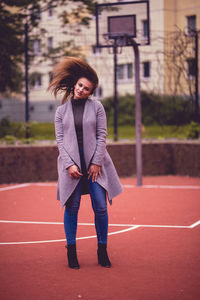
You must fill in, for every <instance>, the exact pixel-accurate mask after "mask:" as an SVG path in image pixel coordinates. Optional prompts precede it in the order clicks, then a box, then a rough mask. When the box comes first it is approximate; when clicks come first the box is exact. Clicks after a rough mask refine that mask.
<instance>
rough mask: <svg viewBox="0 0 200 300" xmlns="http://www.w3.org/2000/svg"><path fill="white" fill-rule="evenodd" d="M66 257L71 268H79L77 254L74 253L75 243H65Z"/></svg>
mask: <svg viewBox="0 0 200 300" xmlns="http://www.w3.org/2000/svg"><path fill="white" fill-rule="evenodd" d="M66 248H67V257H68V266H69V268H72V269H80V266H79V263H78V259H77V255H76V245H75V244H73V245H67V247H66Z"/></svg>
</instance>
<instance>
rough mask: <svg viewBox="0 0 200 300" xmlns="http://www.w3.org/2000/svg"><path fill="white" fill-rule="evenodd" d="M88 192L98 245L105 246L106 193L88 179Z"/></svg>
mask: <svg viewBox="0 0 200 300" xmlns="http://www.w3.org/2000/svg"><path fill="white" fill-rule="evenodd" d="M88 184H89V190H90V197H91V202H92V207H93V210H94V214H95V227H96V233H97V239H98V243H100V244H107V235H108V213H107V202H106V191H105V190H104V188H103V187H102V186H100V185H99V184H98V183H97V182H92V180H91V179H89V182H88Z"/></svg>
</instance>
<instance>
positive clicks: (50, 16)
mask: <svg viewBox="0 0 200 300" xmlns="http://www.w3.org/2000/svg"><path fill="white" fill-rule="evenodd" d="M53 13H54V10H53V6H51V5H50V6H49V7H48V17H49V18H52V17H53Z"/></svg>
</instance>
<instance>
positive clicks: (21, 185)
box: [0, 182, 200, 192]
mask: <svg viewBox="0 0 200 300" xmlns="http://www.w3.org/2000/svg"><path fill="white" fill-rule="evenodd" d="M27 186H44V187H46V186H55V187H56V186H57V183H39V182H38V183H23V184H18V185H13V186H10V185H9V186H6V187H2V188H0V192H3V191H8V190H14V189H18V188H23V187H27ZM122 186H123V187H124V188H127V189H132V188H137V187H138V186H137V185H132V184H123V185H122ZM140 188H144V189H186V190H187V189H193V190H199V189H200V185H199V186H198V185H142V186H140Z"/></svg>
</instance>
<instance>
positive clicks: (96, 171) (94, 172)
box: [88, 164, 102, 182]
mask: <svg viewBox="0 0 200 300" xmlns="http://www.w3.org/2000/svg"><path fill="white" fill-rule="evenodd" d="M98 175H99V176H100V177H102V176H101V167H100V166H98V165H95V164H91V166H90V168H89V171H88V179H89V178H90V177H92V182H95V181H97V177H98Z"/></svg>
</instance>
